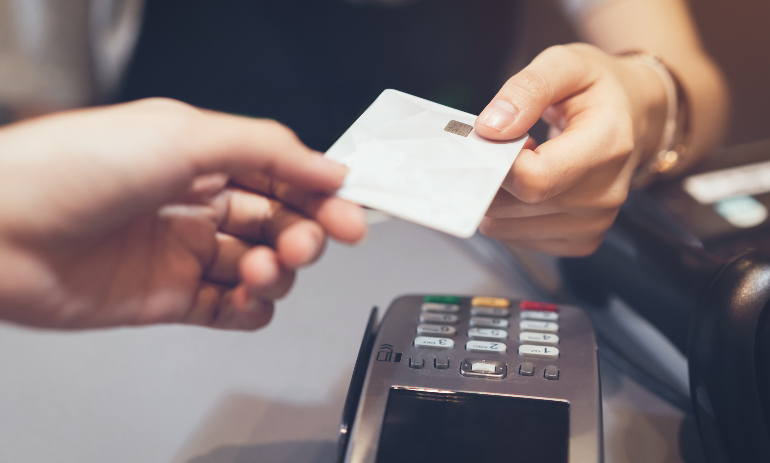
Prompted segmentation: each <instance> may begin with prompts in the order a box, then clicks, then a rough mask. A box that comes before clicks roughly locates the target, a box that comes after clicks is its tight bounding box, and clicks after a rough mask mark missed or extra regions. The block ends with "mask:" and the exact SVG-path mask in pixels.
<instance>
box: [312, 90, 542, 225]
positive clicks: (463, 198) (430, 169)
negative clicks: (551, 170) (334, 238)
mask: <svg viewBox="0 0 770 463" xmlns="http://www.w3.org/2000/svg"><path fill="white" fill-rule="evenodd" d="M475 121H476V116H474V115H473V114H468V113H465V112H462V111H458V110H456V109H452V108H449V107H446V106H443V105H440V104H438V103H433V102H431V101H428V100H423V99H422V98H418V97H416V96H412V95H408V94H406V93H402V92H399V91H396V90H385V91H384V92H382V94H381V95H380V96H379V97H378V98H377V100H375V101H374V103H372V105H371V106H369V108H368V109H367V110H366V112H364V114H362V115H361V117H359V118H358V120H356V122H355V123H354V124H353V125H352V126H351V127H350V128H349V129H348V130H347V131H346V132H345V133H344V134H343V135H342V137H340V139H339V140H337V142H336V143H335V144H334V145H333V146H332V147H331V148H330V149H329V151H327V152H326V157H328V158H330V159H333V160H334V161H337V162H339V163H341V164H344V165H346V166H347V167H348V168H350V173H349V174H348V176H347V178H346V179H345V183H344V185H343V187H342V188H341V189H340V190H339V191H338V192H337V196H339V197H341V198H344V199H347V200H349V201H352V202H354V203H357V204H360V205H363V206H367V207H370V208H372V209H377V210H379V211H382V212H386V213H388V214H391V215H394V216H396V217H400V218H402V219H406V220H410V221H412V222H415V223H418V224H420V225H424V226H426V227H430V228H435V229H436V230H440V231H443V232H446V233H449V234H451V235H455V236H458V237H461V238H468V237H470V236H472V235H473V234H474V233H475V231H476V229H477V228H478V226H479V223H481V219H483V218H484V213H485V212H486V211H487V209H488V208H489V205H490V203H491V202H492V199H494V197H495V194H496V193H497V190H498V189H499V188H500V185H501V184H502V183H503V180H504V179H505V176H506V174H507V173H508V171H509V170H510V169H511V166H512V165H513V161H515V160H516V156H518V154H519V151H521V148H522V147H523V146H524V142H525V141H526V140H527V136H526V135H525V136H523V137H520V138H517V139H516V140H512V141H507V142H495V141H491V140H486V139H484V138H481V137H480V136H479V135H477V134H476V130H475V129H474V128H473V124H474V122H475Z"/></svg>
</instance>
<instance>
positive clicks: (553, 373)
mask: <svg viewBox="0 0 770 463" xmlns="http://www.w3.org/2000/svg"><path fill="white" fill-rule="evenodd" d="M543 377H544V378H545V379H550V380H551V381H556V380H557V379H559V367H557V366H556V365H548V366H547V367H545V370H544V371H543Z"/></svg>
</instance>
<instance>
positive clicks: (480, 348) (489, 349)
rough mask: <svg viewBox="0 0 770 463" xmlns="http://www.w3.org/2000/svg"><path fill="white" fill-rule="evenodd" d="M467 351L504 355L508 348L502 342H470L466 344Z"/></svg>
mask: <svg viewBox="0 0 770 463" xmlns="http://www.w3.org/2000/svg"><path fill="white" fill-rule="evenodd" d="M465 349H466V350H468V351H469V352H484V353H493V354H504V353H505V352H506V351H507V350H508V348H507V347H506V345H505V344H504V343H502V342H489V341H468V342H466V343H465Z"/></svg>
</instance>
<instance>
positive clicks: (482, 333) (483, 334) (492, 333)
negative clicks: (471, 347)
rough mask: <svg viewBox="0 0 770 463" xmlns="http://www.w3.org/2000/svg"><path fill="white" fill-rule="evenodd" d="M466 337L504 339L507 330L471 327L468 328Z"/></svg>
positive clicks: (506, 337)
mask: <svg viewBox="0 0 770 463" xmlns="http://www.w3.org/2000/svg"><path fill="white" fill-rule="evenodd" d="M468 337H469V338H471V339H481V340H484V339H486V340H490V341H505V340H506V339H508V332H507V331H505V330H496V329H493V328H471V329H469V330H468Z"/></svg>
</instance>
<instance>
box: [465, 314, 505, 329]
mask: <svg viewBox="0 0 770 463" xmlns="http://www.w3.org/2000/svg"><path fill="white" fill-rule="evenodd" d="M470 324H471V326H474V327H478V328H508V320H506V319H504V318H488V317H471V320H470Z"/></svg>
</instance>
